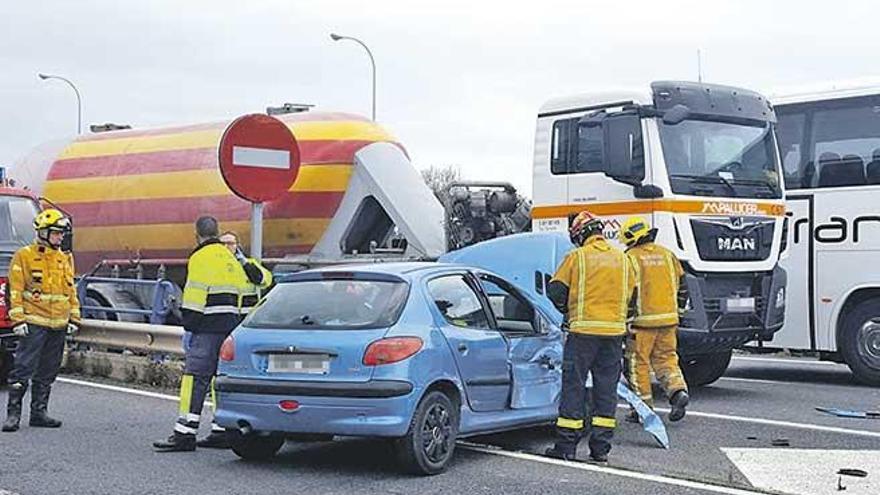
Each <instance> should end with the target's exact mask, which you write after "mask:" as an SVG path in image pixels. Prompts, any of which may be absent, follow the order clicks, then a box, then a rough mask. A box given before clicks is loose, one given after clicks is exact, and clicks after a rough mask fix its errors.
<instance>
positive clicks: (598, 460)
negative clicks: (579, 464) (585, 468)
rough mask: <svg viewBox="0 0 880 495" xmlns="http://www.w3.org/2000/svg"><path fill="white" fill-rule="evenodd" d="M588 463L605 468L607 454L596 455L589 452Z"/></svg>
mask: <svg viewBox="0 0 880 495" xmlns="http://www.w3.org/2000/svg"><path fill="white" fill-rule="evenodd" d="M588 461H589V462H590V463H591V464H599V465H601V466H605V465H607V464H608V454H597V453H593V452H590V458H589V459H588Z"/></svg>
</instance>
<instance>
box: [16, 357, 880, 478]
mask: <svg viewBox="0 0 880 495" xmlns="http://www.w3.org/2000/svg"><path fill="white" fill-rule="evenodd" d="M693 397H694V400H693V404H692V408H691V409H692V411H693V414H690V415H689V416H688V417H687V418H685V420H684V421H683V422H681V423H678V424H674V425H670V427H669V435H670V438H671V442H672V448H671V449H670V450H668V451H664V450H662V449H660V448H657V447H656V446H654V444H653V443H652V441H651V440H650V439H649V438H648V437H647V435H646V434H645V433H644V432H642V431H641V430H640V427H638V426H637V425H632V424H627V423H624V422H622V421H621V422H620V425H621V426H620V427H619V429H618V434H617V437H616V439H615V444H616V445H615V449H614V451H613V452H612V458H611V467H610V468H596V467H594V466H591V465H585V464H576V463H563V462H556V461H551V460H546V459H543V458H540V457H536V456H532V455H529V453H530V452H539V451H542V450H543V449H544V448H545V447H547V446H549V445H550V444H551V443H552V440H553V435H552V430H551V429H550V428H533V429H528V430H523V431H518V432H512V433H506V434H499V435H491V436H484V437H477V438H473V439H470V440H469V444H460V445H459V448H458V450H457V451H456V457H455V460H454V462H453V463H452V465H451V466H450V467H449V470H448V471H447V472H446V473H444V474H441V475H438V476H434V477H428V478H422V477H414V476H410V475H406V474H401V473H400V471H399V470H398V468H397V466H396V464H395V461H394V459H393V456H392V454H391V450H390V448H389V446H388V444H387V443H386V442H383V441H379V440H358V439H346V440H342V441H335V442H329V443H312V444H293V443H291V442H288V444H287V445H286V446H285V447H284V449H283V450H282V451H281V453H280V454H279V456H278V457H277V458H276V459H275V460H274V461H272V462H267V463H251V462H244V461H241V460H239V459H238V458H237V457H236V456H235V455H234V454H233V453H231V452H229V451H215V450H200V451H198V452H196V453H177V454H157V453H154V452H152V450H151V449H150V443H151V442H152V441H153V440H155V439H157V438H162V437H165V436H167V435H168V434H169V433H170V430H171V427H172V422H173V420H174V417H175V414H176V403H175V402H174V401H172V400H169V399H167V398H162V397H158V396H149V397H147V396H143V395H136V394H133V393H129V392H125V391H119V390H106V389H100V388H94V387H89V386H84V385H81V384H74V383H71V382H69V381H68V382H62V383H58V384H57V385H56V389H55V393H54V395H53V402H52V405H51V407H50V409H51V410H52V411H53V413H54V414H56V415H57V416H58V417H59V418H61V419H63V420H64V421H65V424H64V427H63V428H62V429H61V430H57V431H51V430H40V429H32V428H28V427H27V426H24V427H23V429H22V430H21V431H20V432H18V433H15V434H0V494H3V495H5V493H4V491H8V492H11V493H18V494H22V495H24V494H41V493H59V494H61V493H76V494H82V493H108V494H110V493H126V494H138V493H151V494H155V493H197V492H210V493H289V492H296V493H307V494H325V493H327V494H332V493H392V494H393V493H419V494H430V493H442V494H449V493H486V494H495V493H498V494H505V495H509V494H510V493H517V494H530V493H541V494H546V493H548V492H552V493H553V494H554V495H555V494H565V493H572V494H574V493H577V494H579V495H582V494H583V493H594V494H604V493H607V494H615V495H621V494H641V493H656V494H667V493H668V494H691V493H693V494H709V493H737V491H736V490H727V491H725V489H722V488H717V487H715V486H714V485H716V484H720V485H726V486H731V487H739V488H742V489H744V490H752V489H753V485H757V486H761V487H763V488H765V489H769V488H774V489H782V490H783V491H784V490H785V487H779V486H775V485H773V486H770V487H769V488H768V486H766V485H767V482H766V480H762V479H760V477H759V476H758V475H757V474H755V472H753V471H754V470H753V468H752V467H751V465H749V464H737V463H735V462H734V461H732V460H731V457H730V455H732V454H729V452H728V451H726V450H722V449H735V450H736V451H737V452H739V453H740V454H741V453H742V452H745V453H746V454H749V453H751V452H752V451H754V452H766V451H767V450H768V449H776V450H773V451H771V452H770V454H771V455H772V457H773V459H774V461H773V462H778V463H779V466H778V469H779V471H780V472H784V471H786V470H788V468H787V467H786V464H785V463H786V462H790V463H792V466H794V465H795V464H794V463H797V464H798V465H803V464H804V462H801V461H800V460H799V458H798V456H797V453H798V452H800V451H799V450H796V449H811V452H817V453H822V452H829V453H830V452H831V451H832V450H833V451H846V452H850V453H852V454H853V456H854V457H852V458H850V457H842V456H840V455H839V454H836V455H835V456H834V457H832V459H840V460H841V461H840V463H841V465H840V466H836V465H832V464H833V462H831V463H829V462H824V464H828V465H827V466H822V467H824V468H826V469H831V468H832V467H833V468H834V469H837V468H841V467H859V466H857V465H852V464H853V463H856V464H857V463H859V462H860V459H861V457H859V455H862V454H863V453H867V451H869V450H877V449H880V420H859V419H842V418H837V417H834V416H829V415H826V414H822V413H818V412H816V411H815V410H814V409H813V408H814V406H834V407H844V408H852V409H878V408H880V391H878V390H877V389H874V388H869V387H863V386H859V385H857V384H855V383H854V382H853V381H852V379H851V378H850V377H849V374H848V370H847V369H846V368H845V367H841V366H835V365H830V364H825V363H815V362H800V361H790V360H785V361H779V360H774V359H770V360H764V359H759V360H755V359H735V360H734V362H733V365H732V366H731V369H730V372H729V373H728V376H727V377H726V378H724V379H722V380H720V381H719V382H717V383H716V384H714V385H713V386H710V387H707V388H704V389H701V390H698V391H694V394H693ZM0 401H2V403H3V404H5V401H6V393H5V392H0ZM622 415H623V411H622V410H621V414H620V415H619V417H622ZM781 439H785V440H787V442H788V444H789V446H788V447H775V446H773V445H772V442H773V441H774V440H781ZM583 454H584V455H585V454H586V449H584V452H583ZM789 454H795V456H794V457H793V456H792V455H789ZM875 457H876V456H875ZM745 458H748V455H746V456H745ZM786 459H789V460H788V461H787V460H786ZM842 459H846V465H843V464H844V461H843V460H842ZM743 466H746V467H745V468H744V467H743ZM808 467H809V466H808ZM861 467H866V466H861ZM818 468H819V467H818V466H817V468H816V469H814V471H819V469H818ZM774 469H775V467H774ZM792 469H793V468H792ZM744 471H745V472H744ZM871 474H873V476H876V477H878V478H880V472H871V471H869V477H868V478H866V480H868V481H863V480H852V481H849V480H847V482H848V483H851V484H850V486H849V491H848V492H847V493H850V494H854V493H855V494H858V493H863V492H860V491H859V489H860V486H859V485H858V483H868V482H871V481H872V480H873V478H872V476H871ZM823 476H824V475H823ZM826 478H827V479H826ZM683 480H696V481H697V482H698V483H696V484H690V483H689V482H688V481H683ZM755 480H758V481H755ZM699 482H708V483H710V484H711V485H701V484H700V483H699ZM771 482H775V480H771ZM780 482H781V481H780ZM821 482H822V486H823V487H825V486H826V485H827V487H828V489H829V490H831V488H833V485H834V484H836V483H837V477H835V476H830V475H829V476H824V477H823V478H821ZM786 486H788V485H786ZM865 486H867V485H865ZM862 488H863V487H862ZM791 490H793V489H789V492H790V493H801V491H799V490H795V491H791ZM740 493H746V492H745V491H743V492H740ZM815 493H824V492H819V491H817V492H815ZM827 493H834V490H831V491H828V492H827ZM865 493H870V492H865ZM873 493H877V492H873Z"/></svg>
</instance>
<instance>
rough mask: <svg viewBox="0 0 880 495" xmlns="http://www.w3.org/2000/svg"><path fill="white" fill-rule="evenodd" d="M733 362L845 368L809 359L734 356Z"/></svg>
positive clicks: (837, 364) (833, 363)
mask: <svg viewBox="0 0 880 495" xmlns="http://www.w3.org/2000/svg"><path fill="white" fill-rule="evenodd" d="M733 360H734V361H755V362H759V363H777V364H808V365H816V366H835V367H841V368H845V367H846V365H845V364H841V363H835V362H832V361H813V360H810V359H788V358H765V357H746V356H734V357H733Z"/></svg>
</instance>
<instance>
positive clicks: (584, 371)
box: [556, 333, 623, 456]
mask: <svg viewBox="0 0 880 495" xmlns="http://www.w3.org/2000/svg"><path fill="white" fill-rule="evenodd" d="M622 358H623V336H620V337H596V336H592V335H582V334H577V333H569V334H568V336H567V338H566V340H565V348H564V349H563V356H562V397H561V398H560V401H559V418H558V419H557V421H556V431H557V435H558V437H559V438H558V440H557V442H556V449H557V450H558V451H560V452H564V453H566V454H567V455H571V456H574V454H575V452H576V450H577V445H578V443H579V442H580V440H581V439H582V438H583V437H584V436H585V435H586V433H587V432H588V431H589V433H590V440H589V446H590V452H591V453H592V454H594V455H608V452H610V451H611V439H612V437H613V436H614V427H615V426H616V420H615V412H616V411H617V382H618V380H619V379H620V372H621V359H622ZM588 374H592V377H593V387H592V389H590V390H591V397H590V404H589V415H588V414H587V389H586V381H587V375H588ZM587 417H589V418H590V422H589V425H588V424H587V423H586V422H585V419H586V418H587ZM588 426H589V430H588V429H587V427H588Z"/></svg>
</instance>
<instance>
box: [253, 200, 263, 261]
mask: <svg viewBox="0 0 880 495" xmlns="http://www.w3.org/2000/svg"><path fill="white" fill-rule="evenodd" d="M251 256H252V257H253V258H254V259H256V260H257V261H262V260H263V203H256V202H254V203H251Z"/></svg>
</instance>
